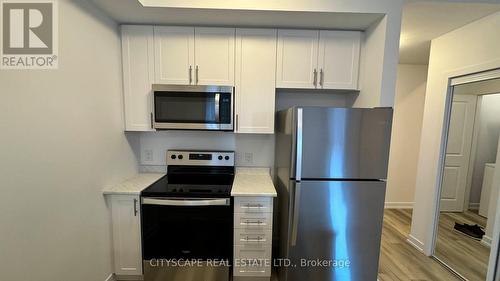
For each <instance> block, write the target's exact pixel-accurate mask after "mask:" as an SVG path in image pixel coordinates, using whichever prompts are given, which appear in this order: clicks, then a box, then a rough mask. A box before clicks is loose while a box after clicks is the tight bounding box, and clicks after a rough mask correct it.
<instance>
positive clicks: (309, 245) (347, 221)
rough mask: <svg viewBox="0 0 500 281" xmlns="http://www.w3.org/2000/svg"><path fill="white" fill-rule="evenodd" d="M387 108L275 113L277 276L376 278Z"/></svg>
mask: <svg viewBox="0 0 500 281" xmlns="http://www.w3.org/2000/svg"><path fill="white" fill-rule="evenodd" d="M391 125H392V109H390V108H373V109H367V108H331V107H294V108H290V109H288V110H284V111H280V112H278V118H277V134H276V162H275V163H276V168H277V171H276V172H277V177H278V197H279V206H280V207H279V209H280V226H279V231H280V242H281V244H280V251H279V252H280V257H281V258H285V259H289V260H290V262H291V264H290V265H289V266H287V264H286V263H287V262H286V261H285V262H281V263H282V265H284V266H281V267H280V280H281V281H307V280H314V281H333V280H335V281H375V280H377V271H378V262H379V254H380V239H381V232H382V221H383V211H384V199H385V186H386V182H385V179H386V177H387V164H388V156H389V143H390V136H391Z"/></svg>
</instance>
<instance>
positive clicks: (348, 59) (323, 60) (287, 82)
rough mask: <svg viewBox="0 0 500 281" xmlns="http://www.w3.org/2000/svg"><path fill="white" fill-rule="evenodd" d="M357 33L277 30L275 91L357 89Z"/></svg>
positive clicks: (359, 38)
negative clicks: (279, 89)
mask: <svg viewBox="0 0 500 281" xmlns="http://www.w3.org/2000/svg"><path fill="white" fill-rule="evenodd" d="M360 44H361V32H357V31H323V30H322V31H316V30H280V31H278V59H277V74H276V85H277V87H278V88H301V89H342V90H356V89H357V88H358V72H359V55H360Z"/></svg>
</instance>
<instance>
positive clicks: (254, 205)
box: [241, 204, 264, 209]
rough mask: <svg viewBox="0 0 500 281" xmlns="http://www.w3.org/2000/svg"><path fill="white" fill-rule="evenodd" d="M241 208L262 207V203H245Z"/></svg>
mask: <svg viewBox="0 0 500 281" xmlns="http://www.w3.org/2000/svg"><path fill="white" fill-rule="evenodd" d="M241 208H242V209H263V208H264V205H262V204H246V205H244V206H243V207H241Z"/></svg>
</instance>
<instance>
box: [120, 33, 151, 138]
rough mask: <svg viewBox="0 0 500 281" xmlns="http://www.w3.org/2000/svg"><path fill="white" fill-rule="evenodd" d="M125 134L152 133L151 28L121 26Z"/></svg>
mask: <svg viewBox="0 0 500 281" xmlns="http://www.w3.org/2000/svg"><path fill="white" fill-rule="evenodd" d="M122 60H123V91H124V106H125V130H126V131H151V130H152V126H151V125H152V124H151V112H152V102H151V101H152V89H151V84H153V81H154V52H153V27H152V26H138V25H124V26H122Z"/></svg>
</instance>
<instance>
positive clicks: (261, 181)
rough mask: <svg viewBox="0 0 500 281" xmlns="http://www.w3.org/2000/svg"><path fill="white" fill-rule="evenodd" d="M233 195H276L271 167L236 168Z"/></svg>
mask: <svg viewBox="0 0 500 281" xmlns="http://www.w3.org/2000/svg"><path fill="white" fill-rule="evenodd" d="M231 196H271V197H276V196H277V193H276V189H275V188H274V185H273V181H272V179H271V174H270V171H269V168H236V175H235V177H234V182H233V188H232V190H231Z"/></svg>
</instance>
